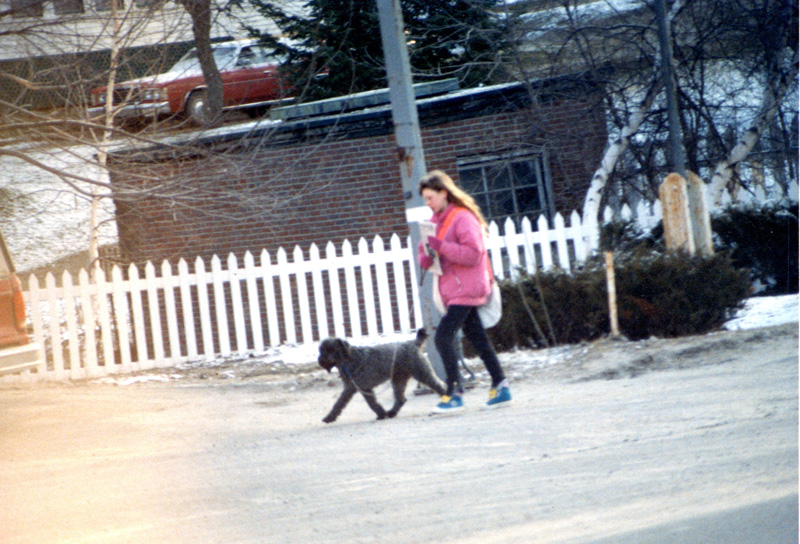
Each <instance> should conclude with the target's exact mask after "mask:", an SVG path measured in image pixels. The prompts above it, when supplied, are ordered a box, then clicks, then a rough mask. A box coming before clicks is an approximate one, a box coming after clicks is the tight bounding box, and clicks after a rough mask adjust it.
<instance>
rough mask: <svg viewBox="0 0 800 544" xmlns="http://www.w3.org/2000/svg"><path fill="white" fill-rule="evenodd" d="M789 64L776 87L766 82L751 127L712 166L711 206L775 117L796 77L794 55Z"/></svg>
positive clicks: (719, 201)
mask: <svg viewBox="0 0 800 544" xmlns="http://www.w3.org/2000/svg"><path fill="white" fill-rule="evenodd" d="M791 66H792V69H791V70H788V71H787V73H785V74H783V76H782V77H780V78H779V79H778V84H777V86H776V88H774V87H773V86H772V85H769V83H767V85H766V89H765V91H764V101H763V103H762V105H761V109H760V111H759V113H758V116H757V117H756V119H755V123H754V124H753V126H752V127H750V129H748V130H747V132H745V133H744V134H743V135H742V137H741V138H740V139H739V141H738V142H736V145H735V146H734V147H733V149H731V152H730V153H729V154H728V156H727V157H726V158H725V159H724V160H722V161H720V162H719V163H717V165H716V167H715V168H714V173H713V175H712V176H711V183H710V186H709V189H708V193H709V200H710V201H711V203H712V208H716V207H718V206H720V205H721V203H722V193H723V191H724V190H725V187H726V186H727V185H728V183H729V182H730V180H731V178H732V177H733V171H734V169H735V168H736V165H738V164H739V163H740V162H741V161H743V160H744V159H745V158H746V157H747V155H748V154H749V153H750V151H752V149H753V147H755V145H756V143H757V142H758V139H759V138H760V137H761V135H762V134H763V133H764V131H766V130H767V129H768V128H769V124H770V122H771V121H772V119H773V117H775V114H776V113H777V110H778V107H779V106H780V103H781V101H782V100H783V98H784V96H785V95H786V92H787V90H788V88H789V82H790V81H794V79H795V77H797V58H796V56H795V58H794V59H792V62H791Z"/></svg>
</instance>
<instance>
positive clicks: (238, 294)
mask: <svg viewBox="0 0 800 544" xmlns="http://www.w3.org/2000/svg"><path fill="white" fill-rule="evenodd" d="M228 285H230V288H231V310H232V311H233V330H234V332H235V334H236V351H237V353H245V352H246V351H247V328H246V327H245V324H244V301H243V300H242V277H241V275H240V274H239V261H238V259H237V258H236V255H234V254H233V253H229V254H228Z"/></svg>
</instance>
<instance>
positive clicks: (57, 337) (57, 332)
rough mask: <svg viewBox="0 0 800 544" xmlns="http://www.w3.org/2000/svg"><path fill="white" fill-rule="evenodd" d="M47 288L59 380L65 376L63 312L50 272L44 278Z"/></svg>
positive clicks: (53, 349) (55, 366) (52, 342)
mask: <svg viewBox="0 0 800 544" xmlns="http://www.w3.org/2000/svg"><path fill="white" fill-rule="evenodd" d="M44 281H45V287H46V289H47V313H48V315H49V316H50V348H51V353H52V354H53V372H54V373H55V377H56V379H57V380H62V379H64V378H65V373H64V354H63V350H62V349H61V327H60V321H61V312H60V311H59V308H58V302H59V301H58V296H57V295H56V278H55V277H54V276H53V274H51V273H50V272H48V273H47V275H46V276H45V278H44Z"/></svg>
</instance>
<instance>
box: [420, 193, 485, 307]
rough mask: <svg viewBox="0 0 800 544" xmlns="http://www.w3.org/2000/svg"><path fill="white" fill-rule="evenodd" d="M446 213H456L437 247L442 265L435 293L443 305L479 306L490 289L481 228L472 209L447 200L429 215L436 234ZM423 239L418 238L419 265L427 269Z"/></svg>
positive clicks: (428, 258) (428, 260)
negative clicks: (439, 247)
mask: <svg viewBox="0 0 800 544" xmlns="http://www.w3.org/2000/svg"><path fill="white" fill-rule="evenodd" d="M450 213H457V214H458V215H457V216H456V217H455V218H454V219H453V220H452V221H451V223H450V226H449V228H448V229H447V232H446V233H445V235H444V239H443V240H442V247H441V249H440V251H439V262H440V263H441V265H442V275H441V277H439V293H440V294H441V295H442V302H444V305H445V306H446V307H447V306H450V305H451V304H455V305H458V306H481V305H482V304H484V303H485V302H486V298H487V297H488V296H489V293H491V291H492V288H491V281H492V280H491V277H490V275H489V270H488V262H487V261H488V259H489V255H488V254H487V252H486V247H485V245H484V243H483V229H482V228H481V224H480V222H478V219H477V218H476V217H475V216H474V215H473V214H472V212H470V211H469V210H466V209H464V208H459V207H457V206H456V205H455V204H449V205H448V206H447V208H445V209H444V210H443V211H441V212H439V213H435V214H433V218H432V219H431V221H432V222H433V223H435V224H436V235H437V237H440V236H439V233H440V232H441V229H442V223H444V220H445V218H446V217H447V215H448V214H450ZM425 241H426V240H422V241H421V242H420V244H419V248H418V252H419V263H420V266H422V268H425V269H427V268H429V267H430V266H431V264H433V259H431V258H430V257H428V256H427V255H426V254H425V249H424V247H423V246H424V243H425Z"/></svg>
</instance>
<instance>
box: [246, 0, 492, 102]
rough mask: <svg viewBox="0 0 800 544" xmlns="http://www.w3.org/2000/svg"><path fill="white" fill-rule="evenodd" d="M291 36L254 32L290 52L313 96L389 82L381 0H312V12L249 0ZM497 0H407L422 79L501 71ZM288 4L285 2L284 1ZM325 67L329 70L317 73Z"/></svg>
mask: <svg viewBox="0 0 800 544" xmlns="http://www.w3.org/2000/svg"><path fill="white" fill-rule="evenodd" d="M248 1H249V2H250V3H251V4H252V5H253V7H254V8H255V9H256V10H258V11H259V12H260V13H262V14H263V15H265V16H267V17H269V18H271V19H272V20H274V21H275V23H276V24H277V26H278V27H279V28H280V29H281V31H282V32H283V35H284V37H281V38H276V37H274V36H269V35H266V34H264V33H263V32H261V31H260V30H259V29H256V28H252V27H249V28H248V30H249V32H250V33H251V34H252V35H253V36H255V37H258V38H260V39H261V40H262V41H263V42H264V43H266V44H267V45H269V46H271V47H274V48H276V49H277V50H279V51H280V52H281V53H283V54H284V55H285V60H284V62H283V63H282V67H283V69H284V70H285V71H286V73H287V76H288V78H289V79H290V80H291V81H292V82H293V83H295V85H297V86H298V87H299V88H301V89H302V90H303V96H304V97H305V98H306V99H308V98H314V99H315V98H325V97H330V96H341V95H344V94H349V93H354V92H360V91H367V90H373V89H378V88H381V87H386V86H387V82H386V71H385V68H384V60H383V48H382V45H381V35H380V24H379V21H378V9H377V3H376V0H309V1H308V2H307V3H306V4H305V8H306V12H307V15H305V16H301V15H298V14H296V13H290V12H287V11H286V10H284V9H282V5H279V4H275V3H270V2H268V1H266V0H248ZM497 3H498V0H402V2H401V4H402V9H403V18H404V23H405V28H406V35H407V39H408V44H409V57H410V62H411V69H412V72H413V78H414V81H415V82H423V81H433V80H437V79H444V78H448V77H456V78H458V79H459V82H460V84H461V86H462V87H471V86H475V85H477V84H480V83H484V82H489V81H490V80H492V79H493V77H496V74H495V69H496V66H498V63H497V58H498V56H499V55H500V54H501V52H502V50H503V47H504V45H503V44H504V41H503V35H504V33H503V31H502V28H501V27H502V23H501V20H500V18H499V17H497V15H496V14H495V13H493V12H492V8H493V7H494V6H496V5H497ZM283 5H285V4H283ZM320 73H325V74H327V75H326V76H325V77H316V78H315V77H314V75H316V74H320Z"/></svg>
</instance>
